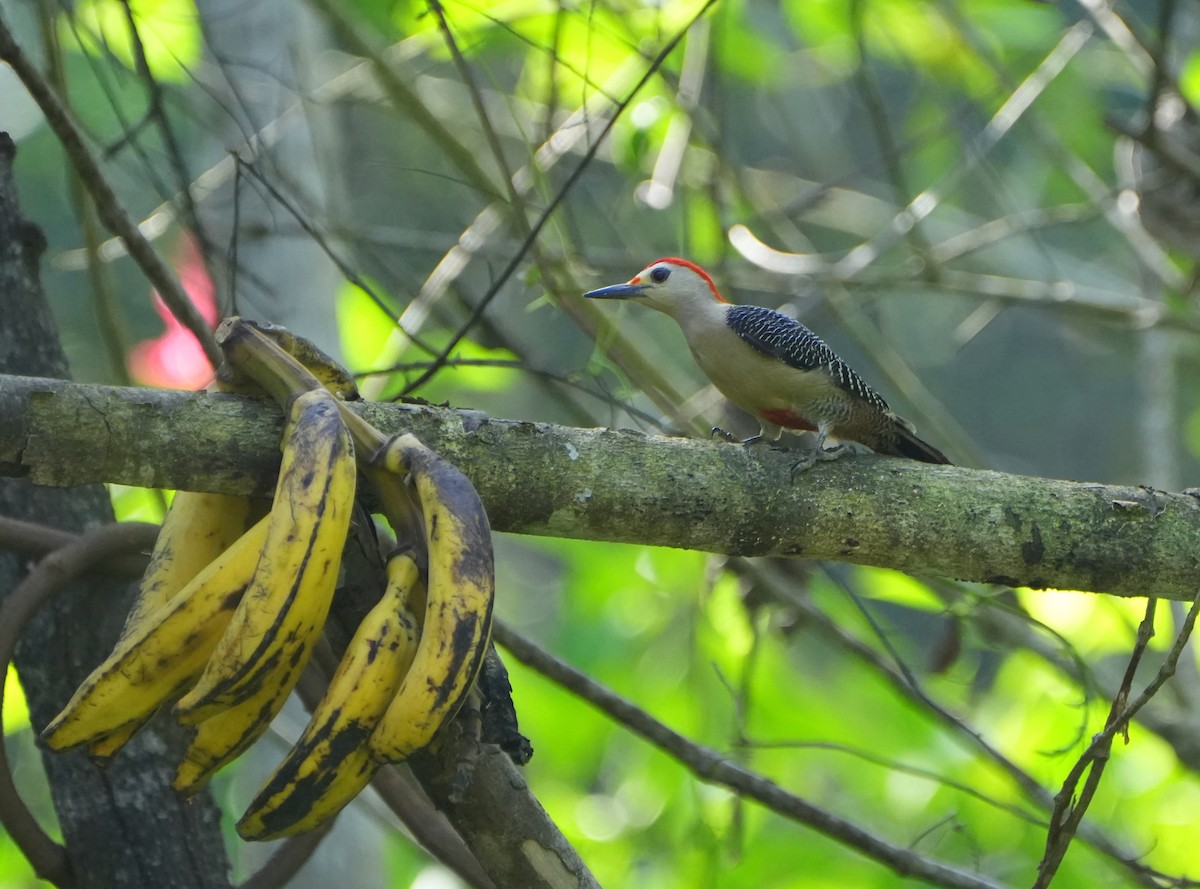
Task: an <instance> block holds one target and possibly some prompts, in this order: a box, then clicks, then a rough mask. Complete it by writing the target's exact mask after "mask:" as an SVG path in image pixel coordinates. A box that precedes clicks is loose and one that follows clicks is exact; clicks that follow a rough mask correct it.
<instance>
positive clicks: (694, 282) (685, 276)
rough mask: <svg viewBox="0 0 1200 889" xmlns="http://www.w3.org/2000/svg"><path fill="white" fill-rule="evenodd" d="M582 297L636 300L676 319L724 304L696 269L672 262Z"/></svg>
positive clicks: (653, 265) (659, 262)
mask: <svg viewBox="0 0 1200 889" xmlns="http://www.w3.org/2000/svg"><path fill="white" fill-rule="evenodd" d="M584 296H586V297H588V298H590V299H636V300H637V301H638V302H640V303H642V304H643V305H646V306H649V307H650V308H652V309H658V310H659V311H660V312H665V313H666V314H668V315H670V316H672V317H673V318H676V319H678V318H680V317H683V316H686V315H687V314H688V313H691V312H696V311H699V310H701V309H702V307H707V306H712V305H713V304H714V303H723V302H724V300H723V299H722V298H721V294H720V293H718V292H717V288H716V286H715V285H714V284H713V282H712V278H710V277H709V276H708V275H707V274H706V273H705V272H704V271H703V270H702V269H701V268H700V267H699V266H697V265H694V264H692V263H690V262H688V261H687V260H685V259H674V258H671V259H660V260H657V261H656V262H652V263H651V264H650V265H648V266H646V267H645V268H644V269H642V270H641V271H640V272H638V273H637V274H636V275H634V276H633V277H632V278H630V279H629V280H628V281H626V282H625V283H624V284H613V285H612V286H610V287H601V288H600V289H599V290H591V291H588V292H587V293H585V294H584Z"/></svg>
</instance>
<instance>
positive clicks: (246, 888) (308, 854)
mask: <svg viewBox="0 0 1200 889" xmlns="http://www.w3.org/2000/svg"><path fill="white" fill-rule="evenodd" d="M333 824H334V822H333V820H332V819H331V820H329V821H326V822H325V823H324V824H322V825H321V826H320V827H318V828H316V829H315V830H310V831H308V832H307V833H302V834H298V835H297V836H294V837H288V838H287V840H286V841H285V842H284V843H283V845H282V846H280V847H279V848H278V849H276V850H275V851H274V852H273V853H271V857H270V858H268V859H267V860H266V861H265V862H264V863H263V866H262V867H260V868H259V869H258V870H257V871H255V872H254V873H253V874H251V875H250V876H249V877H247V878H246V879H245V881H244V882H243V883H242V884H241V889H281V887H283V886H286V885H287V884H288V882H289V881H290V880H291V879H292V877H294V876H296V874H297V873H299V872H300V868H302V867H304V865H305V864H307V863H308V860H309V859H310V858H312V856H313V853H314V852H316V851H317V846H319V845H321V840H323V839H325V836H326V834H328V833H329V831H330V830H332V829H333Z"/></svg>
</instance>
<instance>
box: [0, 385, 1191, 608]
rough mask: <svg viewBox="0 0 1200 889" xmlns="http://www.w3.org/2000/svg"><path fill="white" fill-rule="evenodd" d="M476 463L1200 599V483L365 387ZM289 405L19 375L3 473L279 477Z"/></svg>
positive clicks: (187, 481)
mask: <svg viewBox="0 0 1200 889" xmlns="http://www.w3.org/2000/svg"><path fill="white" fill-rule="evenodd" d="M360 410H362V412H363V413H364V414H365V415H367V416H368V418H369V419H370V420H371V421H372V422H373V423H375V424H376V425H377V426H379V428H381V429H383V430H385V431H389V432H397V431H400V430H412V431H413V432H414V433H415V434H416V435H417V436H419V437H420V438H421V439H423V440H425V441H427V442H429V444H430V445H431V446H432V447H434V448H436V449H437V450H438V451H439V452H441V453H443V454H444V455H445V456H446V457H447V458H449V459H450V460H452V461H453V462H455V463H457V464H458V465H460V466H462V467H463V469H464V470H465V471H466V472H467V473H468V475H470V476H471V480H472V481H473V482H474V483H475V485H476V487H478V489H479V491H480V494H481V495H482V496H483V499H484V503H485V504H486V505H487V509H488V515H489V516H490V517H491V520H492V525H493V527H494V528H495V529H496V530H498V531H513V532H517V533H524V534H539V535H550V536H557V537H573V538H583V539H590V540H606V541H625V542H638V543H647V544H656V545H661V546H674V547H688V548H693V549H700V550H708V551H712V552H725V553H733V554H738V555H797V556H806V557H809V558H819V559H835V560H840V561H847V562H857V563H861V564H868V565H883V566H888V567H892V568H899V569H902V570H905V571H909V572H913V573H918V574H922V573H924V574H936V575H943V576H948V577H956V578H959V579H964V580H975V581H984V582H999V583H1007V584H1010V585H1015V586H1030V587H1057V588H1063V589H1081V590H1092V591H1095V592H1104V593H1113V594H1116V595H1122V596H1144V595H1151V594H1153V595H1157V596H1161V597H1164V598H1171V599H1181V600H1186V601H1190V600H1191V599H1192V598H1193V596H1194V595H1195V591H1196V588H1197V587H1200V566H1198V565H1197V562H1196V559H1195V555H1194V554H1195V552H1196V549H1197V543H1198V542H1200V500H1198V499H1197V498H1196V497H1194V496H1192V495H1190V494H1186V493H1185V494H1168V493H1162V492H1157V491H1153V490H1150V489H1146V488H1133V487H1125V486H1111V485H1098V484H1081V483H1077V482H1065V481H1058V480H1054V479H1039V478H1028V477H1024V476H1014V475H1006V474H1003V473H998V472H985V471H979V470H971V469H963V468H960V467H954V466H926V465H923V464H913V463H907V462H904V461H901V460H895V459H891V458H881V457H871V456H860V457H848V458H846V459H844V460H839V461H836V462H833V463H826V464H822V465H820V466H818V467H816V468H814V469H812V470H809V471H808V472H804V473H801V474H798V475H795V477H794V478H793V472H792V467H793V464H794V462H795V457H794V456H793V455H792V454H790V453H788V452H787V451H783V450H777V449H773V448H765V447H759V448H744V447H741V446H739V445H730V444H726V443H723V442H712V441H701V440H694V439H664V438H656V437H650V436H644V435H641V434H638V433H631V432H614V431H609V430H603V429H575V428H568V427H559V426H552V425H549V424H539V423H522V422H514V421H509V420H494V419H489V418H488V417H485V416H483V415H482V414H480V413H478V412H472V411H455V410H449V409H442V408H431V407H416V406H411V405H379V404H365V405H363V406H362V407H361V408H360ZM279 423H280V415H279V412H278V410H277V408H276V407H275V406H274V405H273V404H269V403H267V402H265V401H256V400H253V399H248V398H239V397H236V396H229V395H208V394H204V393H182V392H171V391H159V390H146V389H124V388H114V387H104V386H84V385H78V384H73V383H67V382H63V381H59V380H47V379H40V378H29V377H0V475H12V476H26V477H28V478H29V479H30V480H31V481H33V482H34V483H35V484H39V485H52V486H72V485H80V484H86V483H91V482H100V481H104V482H120V483H123V484H128V485H141V486H147V487H171V488H175V487H180V488H186V489H193V490H203V491H225V492H231V493H245V492H248V491H253V492H256V493H260V494H263V493H267V492H269V491H270V490H271V487H272V485H273V484H274V474H275V472H276V468H277V466H278V462H279V451H278V441H279Z"/></svg>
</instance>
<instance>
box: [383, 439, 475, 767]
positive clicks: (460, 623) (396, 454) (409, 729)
mask: <svg viewBox="0 0 1200 889" xmlns="http://www.w3.org/2000/svg"><path fill="white" fill-rule="evenodd" d="M376 460H382V462H383V465H384V467H385V468H386V469H388V470H390V471H392V472H395V473H401V472H404V471H408V472H409V473H411V475H412V477H413V479H414V481H415V483H416V489H417V495H418V497H419V498H420V501H421V509H422V512H423V513H424V517H425V540H426V545H427V548H428V555H429V569H428V583H427V595H426V606H425V619H424V621H423V626H422V630H421V641H420V643H419V644H418V646H417V654H416V657H415V658H414V660H413V664H412V667H411V668H410V669H409V671H408V675H407V676H406V677H405V679H404V682H403V683H402V684H401V686H400V690H399V691H398V692H397V693H396V697H395V698H393V699H392V702H391V704H390V705H389V706H388V708H387V712H386V713H385V714H384V715H383V718H382V719H380V721H379V724H378V725H377V726H376V727H375V731H374V732H373V733H372V734H371V739H370V747H371V751H372V753H373V755H374V756H375V757H376V758H378V759H380V760H382V761H384V762H397V761H399V760H402V759H405V758H407V757H408V756H410V755H411V754H412V753H414V752H415V751H417V750H420V749H421V748H422V747H424V746H426V745H427V744H428V743H429V742H430V741H431V740H432V739H433V736H434V735H435V734H437V731H438V729H439V728H441V726H442V725H443V724H444V723H445V722H447V721H448V720H449V719H450V718H452V717H453V716H454V714H455V713H456V712H457V710H458V708H459V706H460V705H461V704H462V702H463V699H464V698H465V697H466V696H467V694H468V692H469V691H470V690H471V686H472V683H474V681H475V676H476V674H477V673H478V671H479V665H480V664H481V663H482V661H483V655H484V653H485V652H486V651H487V647H488V642H489V639H490V637H491V630H492V600H493V597H494V594H495V571H494V567H493V562H492V536H491V529H490V528H489V526H488V520H487V514H486V513H485V512H484V509H483V503H482V502H481V501H480V499H479V494H478V493H476V491H475V488H474V487H473V486H472V485H471V482H470V481H469V480H468V479H467V477H466V476H465V475H463V474H462V473H461V472H460V471H459V470H458V469H457V468H455V467H454V466H453V465H452V464H450V463H449V462H447V461H446V460H444V459H442V458H441V457H440V456H438V455H437V454H436V453H434V452H433V451H431V450H429V448H427V447H425V446H424V445H423V444H421V443H420V442H419V441H418V440H417V439H416V438H415V437H414V436H412V435H401V436H398V437H396V438H393V439H392V440H391V441H389V442H388V445H387V448H386V449H385V450H384V451H383V453H382V454H381V455H378V456H377V458H376Z"/></svg>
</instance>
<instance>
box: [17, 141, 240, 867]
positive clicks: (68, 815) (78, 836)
mask: <svg viewBox="0 0 1200 889" xmlns="http://www.w3.org/2000/svg"><path fill="white" fill-rule="evenodd" d="M15 153H16V150H15V147H14V145H13V143H12V140H11V139H10V138H9V136H8V135H7V134H6V133H3V132H0V294H3V311H0V373H14V374H36V375H40V376H47V377H60V378H64V379H65V378H67V377H68V376H69V374H68V372H67V361H66V356H65V355H64V354H63V352H62V348H61V346H60V344H59V341H58V334H57V328H56V326H55V324H54V321H53V319H52V318H51V316H50V311H49V308H48V307H47V305H46V302H45V300H44V299H43V296H42V291H41V284H40V281H39V275H38V260H39V258H40V256H41V254H42V251H43V250H44V248H45V242H44V237H43V235H42V233H41V231H40V230H39V229H38V228H37V227H36V226H34V225H33V224H32V223H30V222H28V221H26V220H24V219H23V218H22V217H21V215H20V211H19V208H18V204H17V197H16V188H15V185H14V182H13V175H12V161H13V157H14V155H15ZM97 446H98V447H100V446H103V443H100V442H97ZM0 514H3V515H7V516H12V517H14V518H25V519H30V520H32V521H38V522H44V523H47V524H51V525H55V526H57V527H60V528H64V529H68V530H76V531H78V530H82V529H85V528H88V527H94V526H96V525H100V524H103V523H105V522H109V521H112V518H113V516H112V509H111V505H110V503H109V500H108V495H107V493H106V491H105V490H104V488H103V487H101V486H99V485H96V486H89V487H86V488H75V489H70V490H60V489H49V488H38V487H35V486H34V485H32V484H29V483H28V482H26V481H23V480H21V479H0ZM27 567H28V564H27V559H26V557H24V556H22V555H19V554H16V553H9V552H0V595H2V594H4V593H7V591H8V590H11V589H12V588H13V587H14V586H15V585H16V583H18V582H19V580H20V579H21V578H22V577H23V576H24V574H25V573H26V570H27ZM128 595H129V590H128V589H122V585H121V584H119V583H115V582H113V581H109V580H105V579H101V578H97V577H91V578H87V579H86V581H85V582H81V583H77V584H74V585H72V587H70V588H68V589H67V590H65V591H64V592H63V594H61V595H60V596H58V597H57V599H56V600H55V601H54V602H53V603H52V604H51V605H50V606H48V607H47V608H46V609H44V610H43V611H42V613H41V614H39V615H38V617H37V618H36V619H35V620H34V621H33V622H32V624H31V625H30V628H29V631H28V633H27V634H26V636H25V638H23V639H22V642H21V646H20V648H19V649H18V652H17V658H16V663H17V669H18V671H19V673H20V677H21V681H22V683H23V685H24V687H25V691H26V695H27V697H28V699H29V708H30V713H31V717H32V720H33V724H34V727H35V728H36V727H40V726H42V725H45V723H46V722H47V721H48V720H49V719H50V717H51V716H53V715H54V713H55V712H57V710H58V709H59V708H60V707H61V706H62V705H63V704H64V703H65V702H66V700H67V699H68V698H69V697H70V695H71V693H72V692H73V691H74V689H75V686H76V685H78V683H79V681H80V680H81V679H82V678H83V677H84V676H86V675H87V673H88V671H89V670H90V669H91V668H92V667H94V666H95V665H96V664H97V663H99V662H100V661H101V660H102V659H103V658H104V656H105V655H107V653H108V651H109V649H110V648H111V647H112V644H113V641H114V640H115V638H116V633H117V631H118V630H119V628H120V625H121V621H122V619H123V613H124V605H126V604H127V602H128ZM3 666H4V665H0V669H2V668H3ZM181 740H182V738H181V737H180V733H179V732H178V731H177V730H172V728H171V727H170V726H168V725H162V726H158V725H155V726H152V727H150V728H148V729H147V730H145V731H143V732H142V733H141V734H139V735H138V736H137V737H136V738H135V739H134V741H133V742H132V743H131V744H130V745H129V747H128V748H126V750H124V751H122V753H121V754H119V755H118V756H117V758H116V760H115V761H114V762H113V763H112V765H110V766H109V767H108V768H107V769H100V768H97V767H96V766H94V765H92V763H91V762H90V761H89V760H88V759H87V757H86V755H85V754H84V753H83V752H79V751H77V752H73V753H69V754H53V753H48V754H46V755H45V756H44V757H43V759H44V761H45V765H46V771H47V774H48V776H49V779H50V786H51V792H52V795H53V798H54V805H55V809H56V810H57V812H58V818H59V823H60V825H61V827H62V832H63V835H64V839H65V842H66V845H67V850H68V855H69V858H70V861H71V865H72V869H73V871H74V874H75V885H76V886H77V887H78V889H91V887H95V889H100V887H103V889H142V887H145V889H163V887H166V886H188V887H198V889H210V887H211V889H225V887H228V886H229V885H230V884H229V880H228V876H227V871H228V864H227V859H226V856H225V851H224V848H223V846H222V841H221V834H220V831H219V825H218V812H217V810H216V807H215V806H214V805H213V803H212V801H211V799H210V798H208V797H207V795H202V796H201V797H200V798H198V799H196V800H194V801H191V802H187V801H184V800H182V799H181V798H180V797H178V796H177V795H176V794H175V793H174V792H173V791H171V789H170V786H169V782H170V776H171V774H172V773H173V770H174V763H175V762H176V761H177V760H178V757H179V754H180V752H181V750H182V747H181Z"/></svg>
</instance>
